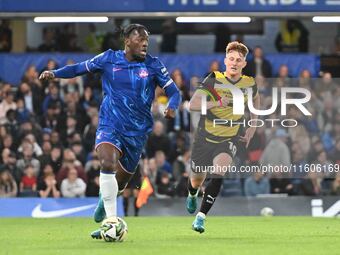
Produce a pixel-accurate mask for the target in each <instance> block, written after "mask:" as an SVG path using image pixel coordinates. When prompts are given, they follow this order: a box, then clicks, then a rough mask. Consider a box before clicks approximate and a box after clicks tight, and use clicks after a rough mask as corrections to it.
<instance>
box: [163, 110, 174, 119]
mask: <svg viewBox="0 0 340 255" xmlns="http://www.w3.org/2000/svg"><path fill="white" fill-rule="evenodd" d="M175 115H176V112H175V110H173V109H170V108H166V109H165V111H164V117H165V118H166V119H173V118H175Z"/></svg>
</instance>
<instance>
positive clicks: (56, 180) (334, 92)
mask: <svg viewBox="0 0 340 255" xmlns="http://www.w3.org/2000/svg"><path fill="white" fill-rule="evenodd" d="M285 24H286V25H287V26H288V27H286V28H285V29H283V28H282V30H280V31H278V33H277V36H276V39H275V47H276V48H277V50H278V51H279V52H290V53H291V52H295V53H297V54H298V53H299V52H306V51H307V50H308V31H307V29H306V28H305V27H303V26H302V24H301V23H296V22H295V23H294V22H293V24H290V23H289V22H286V23H285ZM162 26H163V28H164V30H163V31H164V33H163V34H162V37H163V40H162V43H161V44H160V51H161V52H173V53H175V52H176V43H177V39H176V38H177V32H176V29H175V27H174V23H173V22H171V21H166V22H164V23H163V25H162ZM292 26H293V27H292ZM226 29H227V27H224V30H223V31H224V32H223V33H219V32H221V30H216V31H217V32H216V34H215V36H216V44H215V50H216V52H223V51H225V46H226V42H228V41H229V40H230V39H231V37H230V35H228V34H227V33H225V31H226ZM89 31H90V32H89V33H88V35H87V37H86V40H85V45H87V48H86V49H83V48H82V47H80V46H78V41H77V35H76V34H75V31H74V30H73V27H72V26H71V25H65V26H64V27H57V28H55V27H54V28H45V29H43V43H42V44H40V45H39V46H38V47H37V48H34V49H33V48H30V47H27V51H39V52H56V51H58V52H79V51H82V50H86V52H92V53H97V52H100V51H102V50H106V49H108V48H112V49H119V48H120V47H121V40H120V39H119V37H117V35H116V34H115V33H107V34H106V35H103V36H98V34H96V27H95V26H94V25H91V26H89ZM289 31H292V32H291V33H293V34H295V33H296V32H294V31H300V32H299V37H297V38H296V40H295V41H292V40H290V41H289V40H287V33H290V32H289ZM164 38H165V39H164ZM238 39H239V40H240V41H242V38H238ZM288 41H289V42H290V43H288ZM245 43H246V42H245ZM11 45H12V32H11V29H10V27H9V23H8V21H6V20H4V21H2V25H1V26H0V51H2V52H10V51H11V47H12V46H11ZM339 48H340V47H339ZM221 54H223V53H221ZM72 63H74V61H73V60H72V59H70V60H69V61H68V64H72ZM56 68H58V64H57V63H56V62H55V61H54V60H49V61H48V62H47V63H46V66H45V67H44V68H43V69H42V70H38V69H37V67H36V66H35V65H30V66H29V67H28V68H27V70H26V71H25V73H24V74H23V76H22V78H21V82H20V84H9V83H7V82H6V81H2V82H1V83H0V136H1V141H0V152H1V156H0V197H16V196H21V197H27V196H30V197H32V196H33V197H34V196H35V197H37V196H40V197H84V196H98V192H99V186H98V184H99V181H98V178H99V168H100V164H99V161H98V158H97V155H96V152H95V151H94V148H93V146H94V140H95V133H96V127H97V124H98V107H99V105H100V102H101V96H102V95H101V82H100V77H99V76H98V75H96V74H88V75H85V76H83V77H77V78H74V79H69V80H64V79H55V80H54V81H51V82H41V81H40V80H38V76H39V74H40V73H41V72H42V71H43V70H52V69H56ZM290 68H292V67H290V66H288V65H281V66H280V68H279V71H278V72H277V73H275V72H274V71H273V69H272V66H271V64H270V62H269V61H268V60H267V59H266V56H265V54H264V52H263V49H262V47H260V46H256V47H251V54H250V57H249V60H248V65H247V67H246V68H245V70H244V74H246V75H250V76H253V77H255V78H256V82H257V86H258V89H259V94H260V97H261V108H262V109H268V108H270V106H271V104H272V87H282V86H289V87H302V88H306V89H308V90H309V91H310V92H311V94H312V97H311V100H310V101H309V102H308V103H307V104H306V107H307V108H308V110H309V111H310V112H311V113H312V116H304V115H303V114H302V113H301V112H300V111H299V110H298V109H297V108H295V107H289V108H288V110H287V116H282V115H281V114H280V111H279V109H278V111H277V112H276V113H274V114H272V115H271V116H270V118H271V119H289V118H291V119H296V120H298V125H297V127H295V128H282V127H280V126H279V125H276V126H275V127H271V126H270V125H269V123H267V122H266V124H265V125H264V126H263V127H259V128H257V130H256V133H255V136H254V137H253V139H252V141H251V143H250V145H249V147H248V149H247V150H246V149H245V148H244V145H243V144H240V145H239V146H238V156H237V158H236V160H235V165H236V166H237V167H239V166H241V165H260V164H263V165H265V164H271V165H285V166H290V165H291V164H293V165H297V166H305V165H307V164H316V165H317V164H319V165H322V166H323V170H322V171H321V172H320V173H316V172H315V171H307V169H306V168H303V169H304V171H299V172H295V173H293V172H290V173H288V174H287V173H274V174H264V173H261V172H259V173H253V174H251V173H249V174H230V175H227V176H226V178H225V180H224V185H223V187H222V195H223V196H256V195H259V194H288V195H307V196H314V195H325V194H326V195H333V194H334V195H340V173H336V171H333V170H334V169H336V165H337V169H339V163H340V85H339V83H340V81H339V80H337V79H336V78H334V77H332V74H331V73H330V72H320V74H319V76H318V77H315V76H313V75H312V74H311V73H310V72H309V71H308V70H303V71H302V72H301V73H300V74H299V76H298V77H291V76H290V75H289V74H290V73H291V70H290ZM217 70H221V71H223V70H224V66H220V62H219V61H217V60H216V61H213V62H211V64H210V68H209V69H208V70H202V72H206V73H209V72H212V71H217ZM9 71H11V72H16V70H9ZM171 77H172V79H173V80H174V82H175V83H176V84H177V86H178V88H179V89H180V91H181V95H182V104H181V106H180V109H179V110H178V112H177V115H176V118H175V119H173V120H166V119H164V118H163V115H162V113H163V111H164V109H165V107H166V104H167V98H166V96H165V94H164V92H163V91H162V90H161V89H159V88H158V89H157V90H156V92H155V93H156V97H155V101H154V104H153V106H152V113H153V116H154V120H155V124H154V128H153V131H152V133H151V134H150V136H149V139H148V142H147V144H146V146H145V150H144V153H143V158H142V159H141V161H140V165H139V167H138V170H137V175H136V177H135V178H134V180H133V181H132V183H131V185H130V186H129V189H130V191H128V192H127V193H126V194H125V197H126V198H127V197H128V196H130V194H134V195H135V196H136V194H137V192H138V189H139V188H140V185H141V179H142V178H143V176H148V177H149V179H150V180H151V183H152V185H153V187H154V195H155V196H156V197H159V198H162V197H173V196H186V195H187V190H186V184H187V180H188V175H189V173H190V156H191V155H190V145H191V141H192V138H193V134H194V131H195V129H196V128H197V122H198V119H199V117H200V116H199V113H190V112H189V110H188V102H189V100H190V97H191V95H192V94H193V93H194V91H195V88H196V87H197V84H198V82H200V81H201V80H202V78H203V77H197V76H193V77H185V75H184V74H183V70H181V69H179V68H175V69H173V71H172V73H171ZM338 172H339V171H338Z"/></svg>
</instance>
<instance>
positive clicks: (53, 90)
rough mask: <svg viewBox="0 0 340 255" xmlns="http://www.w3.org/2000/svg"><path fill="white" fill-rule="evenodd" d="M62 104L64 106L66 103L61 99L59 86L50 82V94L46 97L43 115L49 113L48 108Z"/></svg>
mask: <svg viewBox="0 0 340 255" xmlns="http://www.w3.org/2000/svg"><path fill="white" fill-rule="evenodd" d="M53 103H54V104H56V105H57V104H60V105H63V104H64V102H63V100H62V99H61V98H60V93H59V88H58V85H57V84H56V83H54V82H50V83H49V85H48V94H47V95H46V96H45V99H44V101H43V104H42V111H43V113H46V112H47V108H48V106H49V105H51V104H53Z"/></svg>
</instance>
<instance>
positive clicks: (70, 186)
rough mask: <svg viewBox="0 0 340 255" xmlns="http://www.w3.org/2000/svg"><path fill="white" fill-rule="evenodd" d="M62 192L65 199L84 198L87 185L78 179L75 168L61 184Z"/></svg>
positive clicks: (71, 169) (70, 169)
mask: <svg viewBox="0 0 340 255" xmlns="http://www.w3.org/2000/svg"><path fill="white" fill-rule="evenodd" d="M60 191H61V194H62V196H63V197H84V196H85V191H86V184H85V182H84V181H83V180H82V179H81V178H78V172H77V170H76V169H75V168H69V170H68V173H67V178H65V179H64V180H63V181H62V182H61V186H60Z"/></svg>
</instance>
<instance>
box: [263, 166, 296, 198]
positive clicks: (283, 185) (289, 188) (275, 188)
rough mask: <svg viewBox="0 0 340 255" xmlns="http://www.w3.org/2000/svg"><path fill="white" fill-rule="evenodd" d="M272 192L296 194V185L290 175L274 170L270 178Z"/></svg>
mask: <svg viewBox="0 0 340 255" xmlns="http://www.w3.org/2000/svg"><path fill="white" fill-rule="evenodd" d="M269 184H270V193H272V194H280V193H285V194H288V195H294V186H293V184H292V183H291V180H290V177H289V176H288V175H285V174H284V173H281V172H274V173H272V175H271V176H270V179H269Z"/></svg>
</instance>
